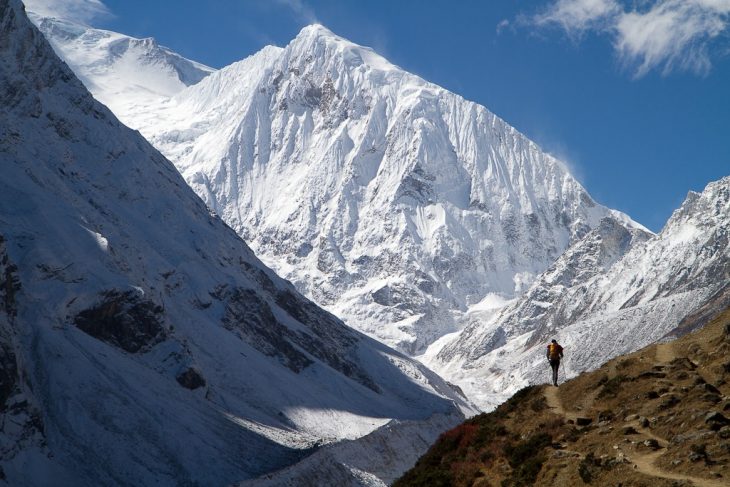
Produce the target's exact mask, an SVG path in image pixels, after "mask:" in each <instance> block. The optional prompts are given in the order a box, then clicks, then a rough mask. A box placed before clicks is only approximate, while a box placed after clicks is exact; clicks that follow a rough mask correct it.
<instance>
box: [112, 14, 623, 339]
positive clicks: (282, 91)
mask: <svg viewBox="0 0 730 487" xmlns="http://www.w3.org/2000/svg"><path fill="white" fill-rule="evenodd" d="M127 114H128V115H129V116H126V115H125V118H123V120H124V121H125V122H126V123H128V124H129V125H130V126H132V127H134V128H136V129H139V130H140V131H141V132H142V134H144V135H145V136H146V137H147V138H148V139H149V140H150V141H151V142H152V143H153V144H154V145H155V146H156V147H157V148H158V149H160V150H161V151H162V152H163V153H164V154H165V155H167V156H168V157H169V158H170V159H171V160H172V161H173V162H174V163H175V164H176V166H177V167H178V169H180V171H181V172H182V174H183V176H184V177H185V178H186V180H187V181H188V183H189V184H190V185H191V186H192V187H193V189H195V191H196V192H197V193H198V194H199V195H201V197H202V198H203V199H204V200H205V202H206V203H207V204H208V206H209V207H210V208H212V209H213V210H215V211H216V212H217V213H218V214H219V215H221V216H222V217H223V218H224V219H225V221H226V222H228V223H229V225H231V226H232V227H233V228H234V229H235V230H236V231H237V232H238V233H239V234H240V235H242V236H243V237H244V238H245V239H246V240H247V241H249V242H250V244H251V245H252V247H253V248H254V250H255V251H256V252H257V254H258V255H259V256H261V258H262V259H264V260H265V262H266V263H267V264H269V265H271V266H272V267H274V268H275V269H276V270H277V271H278V272H280V273H281V274H283V275H284V276H285V277H286V278H287V279H289V280H291V281H292V282H293V283H294V284H295V285H296V286H297V288H298V289H300V290H301V291H302V292H304V293H305V294H306V295H308V296H309V297H311V298H312V299H314V300H315V301H316V302H318V303H319V304H321V305H323V306H326V307H327V308H328V309H329V310H331V311H333V312H334V313H335V314H336V315H338V316H341V317H343V318H344V319H345V320H346V321H347V322H348V323H349V324H351V325H352V326H354V327H357V328H359V329H361V330H364V331H366V332H367V333H369V334H371V335H374V336H376V337H378V338H379V339H381V340H384V341H385V342H386V343H389V344H392V345H396V346H398V347H400V348H401V349H402V350H405V351H408V352H409V353H415V352H418V351H421V350H423V349H424V348H425V347H426V346H427V345H428V344H430V343H432V342H433V341H434V340H435V339H437V338H439V337H440V336H442V335H444V334H445V333H448V332H452V331H455V330H457V329H458V328H459V327H460V326H461V325H460V324H459V320H460V317H461V316H462V314H463V313H465V312H466V311H467V310H468V309H469V307H470V306H472V305H475V304H477V303H479V302H482V301H483V300H484V299H485V297H487V296H489V295H493V296H494V297H495V299H496V300H497V301H503V300H508V299H511V298H514V297H517V296H519V295H520V294H522V293H524V292H525V291H526V290H527V289H528V288H529V286H530V284H531V283H532V281H533V279H534V277H535V276H536V275H538V274H539V273H540V272H542V271H544V270H545V269H546V268H547V267H548V266H549V265H550V264H552V263H553V262H554V261H555V259H556V258H557V257H558V256H559V255H560V254H561V253H562V251H563V250H564V249H566V248H567V247H568V245H570V244H571V243H572V242H575V241H577V240H578V239H580V238H581V237H583V236H584V235H585V234H586V233H587V232H589V231H590V230H591V229H592V228H594V227H596V226H597V225H598V224H599V222H600V221H601V219H602V218H604V217H606V216H609V215H613V216H615V217H616V218H619V219H623V220H624V221H626V222H629V223H630V219H629V218H628V217H626V216H625V215H621V214H620V213H618V212H614V211H613V210H609V209H608V208H605V207H603V206H601V205H599V204H597V203H596V202H595V201H594V200H593V199H592V198H591V197H590V196H589V195H588V193H587V192H586V191H585V189H584V188H583V187H582V186H581V185H580V184H579V183H578V181H576V180H575V179H574V178H573V177H572V176H571V175H570V173H569V172H568V170H567V169H566V167H565V165H564V164H562V163H561V162H560V161H559V160H558V159H556V158H554V157H552V156H551V155H549V154H546V153H545V152H543V151H542V150H541V149H540V148H539V147H538V146H537V145H536V144H534V143H533V142H532V141H530V140H529V139H527V138H526V137H525V136H523V135H522V134H520V133H519V132H518V131H517V130H516V129H514V128H513V127H511V126H509V125H508V124H507V123H506V122H504V121H503V120H501V119H500V118H499V117H497V116H496V115H494V114H493V113H491V112H489V110H487V109H486V108H485V107H483V106H480V105H478V104H476V103H473V102H469V101H467V100H464V99H463V98H462V97H460V96H458V95H456V94H453V93H451V92H449V91H447V90H445V89H443V88H441V87H439V86H436V85H434V84H431V83H428V82H427V81H425V80H423V79H421V78H419V77H418V76H415V75H413V74H410V73H408V72H406V71H404V70H402V69H400V68H398V67H396V66H394V65H393V64H391V63H390V62H388V61H387V60H386V59H384V58H383V57H382V56H380V55H378V54H377V53H375V52H374V51H372V50H371V49H369V48H366V47H362V46H358V45H357V44H354V43H352V42H350V41H348V40H346V39H343V38H341V37H339V36H337V35H335V34H333V33H332V32H330V31H328V30H327V29H326V28H324V27H322V26H320V25H312V26H308V27H305V28H304V29H302V31H301V32H300V34H299V35H298V36H297V37H296V38H295V39H294V40H292V42H290V43H289V44H288V45H287V46H286V47H284V48H282V49H280V48H274V47H269V48H266V49H264V50H262V51H261V52H259V53H257V54H255V55H253V56H250V57H248V58H246V59H244V60H243V61H240V62H238V63H234V64H233V65H231V66H228V67H226V68H223V69H221V70H219V71H218V72H216V73H213V74H211V75H209V76H208V77H206V78H205V79H203V80H201V81H200V82H199V83H197V84H195V85H193V86H190V87H188V88H186V89H183V90H181V91H179V92H178V93H177V94H175V95H174V96H173V97H170V98H168V99H164V100H161V101H160V102H159V103H153V104H148V105H145V106H139V107H137V108H136V109H134V110H130V111H128V112H127Z"/></svg>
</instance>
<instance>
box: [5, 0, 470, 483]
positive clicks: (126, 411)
mask: <svg viewBox="0 0 730 487" xmlns="http://www.w3.org/2000/svg"><path fill="white" fill-rule="evenodd" d="M0 120H1V121H2V123H0V165H2V167H3V178H2V180H0V352H1V353H0V364H1V365H2V384H3V387H2V388H1V390H0V406H1V407H0V416H2V418H1V419H2V421H0V425H2V426H0V447H2V449H1V450H0V466H1V467H2V474H3V477H4V478H5V480H6V481H7V482H8V483H9V484H11V485H30V486H34V485H38V486H42V485H49V484H50V483H52V484H53V485H152V484H157V485H194V484H200V485H229V484H231V483H234V482H240V481H242V480H246V479H252V478H255V477H258V476H260V475H264V474H268V473H271V472H274V471H276V470H279V469H281V468H284V467H287V466H291V465H293V464H295V463H296V462H298V461H300V460H302V459H304V458H306V457H308V456H309V455H311V454H313V453H315V452H316V451H317V450H318V449H320V448H321V446H322V445H324V444H331V443H335V444H336V443H337V442H340V441H342V440H344V439H347V440H355V443H356V442H357V439H358V438H361V437H363V436H364V435H368V434H370V433H373V432H374V431H377V430H378V429H379V428H387V427H388V426H387V425H388V424H389V423H390V422H391V420H393V419H396V420H398V421H406V422H414V424H420V425H421V426H422V427H423V428H424V429H426V430H433V429H435V428H436V427H438V426H440V425H443V424H445V423H449V422H450V421H453V422H456V421H458V420H459V419H460V418H461V417H463V416H462V413H461V412H460V411H459V407H461V408H463V410H464V411H466V412H469V411H470V409H469V405H468V404H467V403H466V402H465V401H464V400H463V398H461V397H460V396H459V395H458V394H456V393H455V392H454V391H453V389H452V388H451V387H449V385H448V384H446V383H445V382H444V381H442V380H441V379H439V378H438V377H437V376H436V375H435V374H433V373H431V372H430V371H428V370H427V369H426V368H425V367H423V366H422V365H420V364H418V363H417V362H414V361H412V360H410V359H408V358H407V357H405V356H403V355H402V354H400V353H398V352H396V351H394V350H391V349H388V348H387V347H386V346H384V345H382V344H380V343H378V342H376V341H374V340H372V339H370V338H367V337H365V336H364V335H361V334H359V333H357V332H355V331H353V330H352V329H350V328H348V327H346V326H345V325H344V324H343V323H342V322H340V321H339V320H337V319H336V318H335V317H333V316H332V315H330V314H329V313H327V312H325V311H323V310H321V309H320V308H318V307H317V306H315V305H314V304H313V303H311V302H310V301H308V300H306V299H305V298H303V297H302V296H300V295H299V294H298V293H297V292H296V291H295V290H294V288H293V287H292V286H291V285H290V284H289V283H287V282H285V281H283V280H282V279H280V278H279V277H277V276H276V275H275V274H274V273H273V272H272V271H270V270H269V269H267V268H266V267H265V266H264V265H263V264H262V263H261V262H260V261H258V260H257V259H256V257H255V256H254V255H253V253H252V252H251V251H250V249H249V248H248V247H247V246H246V244H245V243H243V242H242V241H241V239H240V238H239V237H238V236H237V235H236V234H235V232H233V231H232V230H231V229H230V228H229V227H227V226H226V225H225V224H224V223H223V222H222V221H221V220H220V219H218V218H216V217H212V216H211V215H210V214H209V212H208V210H207V208H206V207H205V205H204V204H203V202H202V201H201V200H200V199H199V198H198V197H197V196H196V195H195V194H194V193H193V192H192V191H191V190H190V188H189V187H188V186H187V185H186V184H185V182H184V181H183V179H182V178H181V177H180V175H179V173H178V172H177V171H176V170H175V168H174V167H173V165H172V164H171V163H170V162H169V161H167V160H166V159H165V158H164V157H163V156H162V155H160V154H159V152H157V151H156V150H155V149H153V148H152V147H151V146H150V145H149V144H148V143H147V142H146V141H145V140H144V139H142V137H140V136H139V134H137V133H136V132H134V131H132V130H129V129H127V128H126V127H124V126H123V125H122V124H121V123H119V122H118V121H117V119H116V118H115V117H114V116H113V115H112V114H111V113H110V112H109V111H108V110H107V109H106V108H105V107H103V106H102V105H100V104H99V103H98V102H96V101H95V100H94V99H93V98H92V97H91V95H90V94H89V93H88V92H87V91H86V90H85V89H84V87H83V85H82V84H81V83H80V82H79V81H78V79H76V78H75V77H74V75H73V73H71V71H70V70H69V69H68V68H67V67H66V66H65V65H64V64H63V63H61V62H60V61H59V59H58V58H57V57H56V56H55V54H54V53H53V50H52V49H51V47H50V46H49V45H48V43H47V42H46V41H45V40H44V39H43V36H41V35H40V34H39V32H38V31H37V30H36V29H35V28H34V27H33V26H32V25H31V24H30V22H29V21H28V19H27V18H26V17H25V14H24V12H23V8H22V4H21V3H20V2H19V1H18V0H0ZM435 418H441V419H435ZM362 455H363V457H368V455H371V456H370V457H369V460H370V465H371V466H372V468H373V469H375V470H385V468H384V467H383V466H382V465H380V464H379V462H381V461H382V462H391V461H392V459H380V460H379V458H380V457H379V456H378V455H377V452H376V451H373V450H370V449H368V448H364V449H363V450H362ZM201 465H205V468H200V466H201ZM408 466H409V465H401V466H398V465H395V466H394V465H390V464H389V465H388V466H387V469H392V470H393V471H397V470H398V469H399V468H400V469H402V468H406V467H408ZM388 471H390V470H388ZM363 475H364V476H366V477H368V475H369V474H368V475H365V474H363ZM368 478H369V477H368ZM323 481H324V482H325V483H326V482H327V479H326V478H325V479H323Z"/></svg>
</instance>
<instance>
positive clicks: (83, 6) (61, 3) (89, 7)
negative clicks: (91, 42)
mask: <svg viewBox="0 0 730 487" xmlns="http://www.w3.org/2000/svg"><path fill="white" fill-rule="evenodd" d="M23 3H24V4H25V8H26V9H27V10H28V11H30V12H33V13H36V14H38V15H40V16H42V17H56V18H59V19H65V20H71V21H74V22H80V23H83V24H89V23H91V22H93V21H94V20H99V19H103V18H108V17H110V16H111V15H112V13H111V11H110V10H109V8H107V6H106V5H104V3H102V2H101V1H100V0H23Z"/></svg>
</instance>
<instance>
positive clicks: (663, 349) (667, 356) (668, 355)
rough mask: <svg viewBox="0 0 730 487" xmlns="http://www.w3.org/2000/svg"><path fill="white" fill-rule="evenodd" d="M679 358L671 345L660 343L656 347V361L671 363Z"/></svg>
mask: <svg viewBox="0 0 730 487" xmlns="http://www.w3.org/2000/svg"><path fill="white" fill-rule="evenodd" d="M675 358H677V354H676V353H674V346H673V344H672V343H671V342H670V343H659V344H657V346H656V361H657V362H659V363H665V364H666V363H669V362H671V361H672V360H674V359H675Z"/></svg>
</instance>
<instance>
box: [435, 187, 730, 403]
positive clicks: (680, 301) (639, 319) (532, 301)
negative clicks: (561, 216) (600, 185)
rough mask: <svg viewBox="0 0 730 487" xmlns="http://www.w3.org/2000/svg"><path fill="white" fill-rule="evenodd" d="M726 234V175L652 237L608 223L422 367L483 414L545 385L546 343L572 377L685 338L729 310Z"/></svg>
mask: <svg viewBox="0 0 730 487" xmlns="http://www.w3.org/2000/svg"><path fill="white" fill-rule="evenodd" d="M728 229H730V177H726V178H723V179H721V180H719V181H716V182H713V183H710V184H709V185H708V186H707V187H706V188H705V190H704V191H703V192H702V193H700V194H698V193H690V194H689V195H688V197H687V199H686V200H685V202H684V203H683V204H682V206H681V208H679V209H678V210H676V211H675V212H674V214H673V215H672V217H671V218H670V220H669V221H668V222H667V224H666V226H665V227H664V229H662V231H661V232H660V233H659V234H658V235H656V236H653V237H651V238H649V235H646V234H643V233H641V232H639V231H636V230H628V229H626V228H624V227H623V226H622V225H619V224H618V223H617V222H615V221H609V220H607V221H605V224H604V225H601V226H600V227H599V228H598V229H597V230H594V231H593V232H592V233H589V234H588V235H587V236H586V237H585V238H584V239H583V240H582V241H580V242H578V243H576V244H575V245H574V246H573V247H571V249H569V250H568V251H567V252H566V253H565V254H564V255H563V256H561V258H560V259H558V260H557V261H556V263H555V264H554V265H553V266H552V267H551V268H550V269H548V271H546V272H545V273H544V274H543V275H542V276H540V277H539V278H538V279H537V280H536V282H535V284H534V285H533V287H532V288H531V289H530V290H529V291H528V292H527V293H526V294H525V295H524V296H523V297H521V298H520V299H518V300H516V301H515V302H514V303H512V304H511V305H510V306H508V307H506V308H504V309H503V310H502V311H501V312H500V313H498V314H495V315H493V316H491V317H488V318H487V319H484V320H478V319H474V320H472V321H471V323H470V324H469V325H468V326H467V327H466V328H465V329H464V330H463V332H462V333H461V334H460V335H459V336H458V337H456V338H454V339H453V340H451V341H450V342H449V343H445V344H444V343H442V344H440V345H442V347H441V348H440V350H433V351H431V353H430V354H429V355H428V357H427V358H426V360H425V361H426V363H428V364H429V365H430V366H432V368H434V370H436V371H437V372H439V373H441V374H442V375H443V376H444V377H446V378H448V379H449V380H452V381H455V382H456V383H457V384H459V385H460V386H461V387H462V388H463V389H464V390H465V392H466V393H467V394H468V395H470V396H471V397H473V398H474V399H475V400H478V402H479V403H480V404H481V405H482V406H484V405H485V404H491V405H496V404H498V403H499V402H500V400H501V399H502V398H504V396H502V397H501V398H500V396H499V394H504V393H508V394H509V393H513V392H515V391H516V390H517V389H518V388H519V387H522V386H524V385H527V383H533V384H534V383H540V382H543V381H544V380H545V378H544V377H545V376H544V374H545V364H544V358H543V354H544V350H543V349H544V347H545V344H546V343H547V342H548V341H549V340H550V338H552V337H557V338H558V339H559V341H560V342H561V343H563V345H565V346H566V349H567V350H566V351H567V353H566V360H565V366H566V367H567V371H568V373H569V374H574V373H577V372H580V371H584V370H589V369H591V368H595V367H597V366H599V365H600V364H601V363H603V362H604V361H606V360H608V359H609V358H611V357H614V356H616V355H619V354H622V353H628V352H631V351H633V350H636V349H638V348H640V347H642V346H646V345H648V344H650V343H653V342H655V341H657V340H659V339H661V338H663V337H665V336H666V335H673V336H677V335H681V334H684V333H687V332H689V331H691V330H692V326H691V324H690V323H688V322H687V321H686V320H687V319H688V317H690V316H692V315H694V314H695V313H700V314H705V315H706V314H708V313H712V312H715V311H717V309H720V308H722V307H723V306H726V305H727V304H728V301H727V299H728V292H727V291H728V283H729V282H730V244H729V243H730V231H729V230H728ZM620 247H625V248H626V249H630V250H628V252H626V251H625V250H621V248H620ZM605 248H609V249H613V250H611V251H610V252H608V253H606V252H605V251H604V249H605ZM602 254H604V255H605V257H601V255H602ZM606 257H608V259H606ZM697 323H700V324H703V322H702V321H701V320H697ZM436 352H437V353H436ZM495 394H496V395H495Z"/></svg>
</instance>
